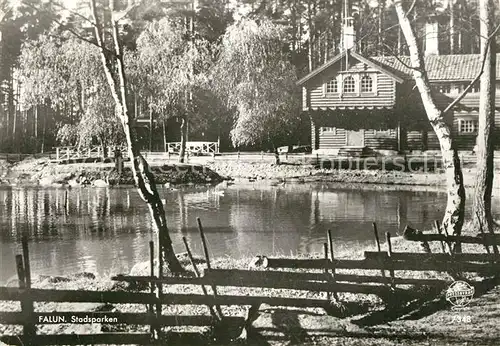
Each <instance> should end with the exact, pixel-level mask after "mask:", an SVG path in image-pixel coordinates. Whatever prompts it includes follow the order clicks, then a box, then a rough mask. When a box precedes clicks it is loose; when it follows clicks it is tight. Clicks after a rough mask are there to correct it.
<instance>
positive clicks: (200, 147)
mask: <svg viewBox="0 0 500 346" xmlns="http://www.w3.org/2000/svg"><path fill="white" fill-rule="evenodd" d="M219 146H220V145H219V142H201V141H196V142H186V153H189V154H190V155H213V154H218V153H219ZM167 149H168V150H167V151H168V153H172V154H179V153H180V151H181V142H169V143H167Z"/></svg>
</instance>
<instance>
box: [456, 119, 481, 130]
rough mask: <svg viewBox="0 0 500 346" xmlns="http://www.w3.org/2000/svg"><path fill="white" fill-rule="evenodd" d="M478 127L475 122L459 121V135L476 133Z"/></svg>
mask: <svg viewBox="0 0 500 346" xmlns="http://www.w3.org/2000/svg"><path fill="white" fill-rule="evenodd" d="M477 127H478V121H477V120H460V122H459V132H460V133H476V132H477Z"/></svg>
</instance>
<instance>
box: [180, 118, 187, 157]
mask: <svg viewBox="0 0 500 346" xmlns="http://www.w3.org/2000/svg"><path fill="white" fill-rule="evenodd" d="M186 137H187V119H186V115H183V116H182V118H181V148H180V150H179V162H180V163H184V156H186Z"/></svg>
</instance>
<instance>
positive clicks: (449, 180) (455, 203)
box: [394, 0, 465, 250]
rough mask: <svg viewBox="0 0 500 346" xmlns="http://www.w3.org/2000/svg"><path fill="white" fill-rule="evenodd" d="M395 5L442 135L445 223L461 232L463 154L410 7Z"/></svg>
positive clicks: (415, 74)
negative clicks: (438, 98)
mask: <svg viewBox="0 0 500 346" xmlns="http://www.w3.org/2000/svg"><path fill="white" fill-rule="evenodd" d="M394 6H395V8H396V12H397V15H398V20H399V24H400V27H401V31H402V33H403V35H404V37H405V39H406V42H407V44H408V48H409V51H410V61H411V65H412V67H413V70H412V71H413V78H414V80H415V84H416V86H417V88H418V90H419V92H420V95H421V98H422V103H423V105H424V108H425V111H426V113H427V117H428V118H429V122H430V123H431V125H432V127H433V129H434V132H435V133H436V135H437V137H438V139H439V144H440V147H441V155H442V159H443V168H444V170H445V174H446V185H447V194H448V201H447V204H446V211H445V215H444V218H443V227H444V228H445V229H446V230H447V231H448V233H450V234H454V235H460V233H461V231H462V226H463V223H464V213H465V188H464V183H463V175H462V168H461V166H460V158H459V156H458V152H457V151H456V149H455V148H454V145H453V140H452V137H451V129H450V127H449V126H448V124H446V122H445V119H444V114H443V113H442V112H441V111H440V110H439V109H438V108H437V106H436V103H435V100H434V98H433V95H432V92H431V87H430V83H429V79H428V76H427V73H426V70H425V65H424V59H423V56H422V52H421V50H420V49H419V47H418V45H417V39H416V37H415V32H414V29H413V27H412V26H411V24H410V20H409V19H408V17H407V14H406V11H405V10H404V9H403V6H402V2H401V0H398V1H396V2H395V4H394ZM457 250H460V248H459V247H458V248H457Z"/></svg>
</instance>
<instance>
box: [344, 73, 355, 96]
mask: <svg viewBox="0 0 500 346" xmlns="http://www.w3.org/2000/svg"><path fill="white" fill-rule="evenodd" d="M343 90H344V93H354V92H356V83H355V82H354V78H353V77H352V76H347V77H345V78H344V88H343Z"/></svg>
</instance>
